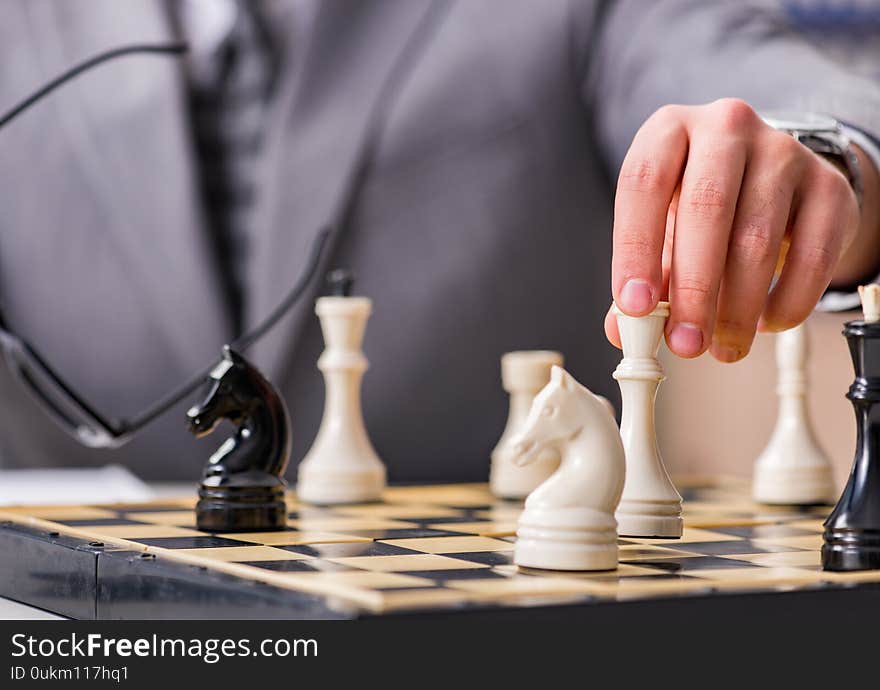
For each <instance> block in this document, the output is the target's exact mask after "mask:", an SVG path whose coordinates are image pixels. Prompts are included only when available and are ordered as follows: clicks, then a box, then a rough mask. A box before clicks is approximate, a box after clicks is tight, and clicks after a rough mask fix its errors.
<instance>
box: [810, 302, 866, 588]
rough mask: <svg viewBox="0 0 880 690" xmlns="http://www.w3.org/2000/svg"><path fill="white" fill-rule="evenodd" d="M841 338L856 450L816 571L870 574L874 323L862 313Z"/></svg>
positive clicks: (824, 536)
mask: <svg viewBox="0 0 880 690" xmlns="http://www.w3.org/2000/svg"><path fill="white" fill-rule="evenodd" d="M872 287H873V286H872ZM866 314H867V312H866ZM843 334H844V336H846V339H847V342H848V343H849V351H850V355H851V356H852V360H853V367H854V368H855V375H856V376H855V381H853V384H852V385H851V386H850V387H849V391H848V392H847V394H846V397H847V398H849V399H850V401H851V402H852V404H853V407H854V408H855V414H856V426H857V440H856V452H855V459H854V460H853V466H852V472H851V473H850V476H849V481H848V482H847V484H846V488H845V489H844V490H843V494H842V495H841V497H840V500H839V501H838V503H837V506H836V507H835V508H834V510H833V511H832V513H831V515H830V516H829V517H828V519H827V520H826V521H825V533H824V535H823V538H824V544H823V546H822V567H823V568H824V569H825V570H844V571H850V570H875V569H878V568H880V405H878V404H877V403H878V402H880V322H872V321H869V320H868V317H867V315H866V318H865V320H860V321H849V322H847V323H846V324H844V328H843Z"/></svg>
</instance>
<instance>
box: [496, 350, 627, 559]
mask: <svg viewBox="0 0 880 690" xmlns="http://www.w3.org/2000/svg"><path fill="white" fill-rule="evenodd" d="M511 448H512V449H513V456H512V458H511V459H512V460H513V461H514V462H515V463H517V464H519V465H526V464H528V463H530V462H533V461H534V460H535V459H537V458H538V457H540V456H541V454H542V453H545V452H546V451H547V450H548V449H551V448H552V449H555V450H556V451H557V452H558V453H559V456H560V458H561V462H560V465H559V469H558V470H557V471H556V472H555V473H554V474H552V475H551V476H550V477H549V479H547V480H546V481H545V482H544V483H542V484H541V485H540V486H539V487H538V488H537V489H535V490H534V491H533V492H532V493H531V494H530V495H529V497H528V498H527V499H526V503H525V510H524V511H523V513H522V515H521V516H520V518H519V523H518V526H517V541H516V549H515V552H514V562H515V563H516V564H517V565H521V566H527V567H533V568H545V569H551V570H612V569H614V568H616V567H617V522H616V521H615V519H614V511H615V509H616V507H617V504H618V502H619V501H620V494H621V492H622V491H623V480H624V473H625V465H626V463H625V460H624V450H623V442H622V441H621V438H620V433H619V432H618V429H617V424H616V423H615V421H614V418H613V417H612V416H611V414H610V413H609V411H608V408H607V404H606V403H605V402H603V401H602V400H601V399H600V398H599V397H598V396H596V395H594V394H593V393H591V392H590V391H589V390H588V389H587V388H585V387H584V386H582V385H581V384H579V383H578V382H577V381H576V380H575V379H574V378H573V377H572V376H571V375H570V374H569V373H568V372H566V371H565V370H564V369H562V368H561V367H553V370H552V373H551V377H550V383H548V384H547V386H545V387H544V389H543V390H542V391H541V392H540V393H539V394H538V395H537V396H536V398H535V401H534V403H533V404H532V408H531V410H530V411H529V415H528V417H527V418H526V421H525V423H524V424H523V426H522V428H521V429H520V431H519V433H518V434H517V435H516V436H515V437H513V438H512V439H511Z"/></svg>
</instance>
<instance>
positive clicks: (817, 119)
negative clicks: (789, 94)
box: [761, 112, 862, 208]
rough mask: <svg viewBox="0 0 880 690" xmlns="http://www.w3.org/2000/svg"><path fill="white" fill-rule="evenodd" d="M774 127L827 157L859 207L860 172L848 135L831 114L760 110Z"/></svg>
mask: <svg viewBox="0 0 880 690" xmlns="http://www.w3.org/2000/svg"><path fill="white" fill-rule="evenodd" d="M761 119H763V120H764V122H766V123H767V124H768V125H770V126H771V127H773V128H774V129H778V130H779V131H781V132H787V133H788V134H790V135H791V136H793V137H794V138H795V139H796V140H797V141H799V142H800V143H801V144H803V145H804V146H806V147H807V148H808V149H810V150H811V151H813V152H814V153H817V154H819V155H820V156H822V157H823V158H827V159H828V160H829V161H831V162H832V163H834V164H835V165H836V166H837V167H838V168H840V170H841V172H843V174H844V175H846V178H847V179H848V180H849V184H850V186H851V187H852V189H853V192H855V195H856V199H857V200H858V202H859V208H861V207H862V172H861V169H860V168H859V159H858V158H857V157H856V154H855V151H853V147H852V143H851V142H850V140H849V137H848V136H847V135H846V133H845V132H844V131H843V127H842V126H841V124H840V123H839V122H838V121H837V120H835V119H834V118H833V117H828V116H827V115H818V114H815V113H777V112H773V113H761Z"/></svg>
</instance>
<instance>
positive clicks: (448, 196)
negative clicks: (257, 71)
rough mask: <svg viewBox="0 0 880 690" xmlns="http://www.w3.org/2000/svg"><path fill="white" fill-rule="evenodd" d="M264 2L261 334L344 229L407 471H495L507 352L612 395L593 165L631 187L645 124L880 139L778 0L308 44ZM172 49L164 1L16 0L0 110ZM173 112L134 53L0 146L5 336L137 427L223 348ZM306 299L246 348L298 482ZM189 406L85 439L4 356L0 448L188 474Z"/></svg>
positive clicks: (311, 326)
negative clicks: (545, 352) (739, 123)
mask: <svg viewBox="0 0 880 690" xmlns="http://www.w3.org/2000/svg"><path fill="white" fill-rule="evenodd" d="M276 5H277V7H276V8H275V10H274V11H275V12H276V13H277V16H276V18H275V21H274V26H275V30H276V31H277V32H278V37H279V40H281V41H282V42H283V43H284V45H286V46H287V49H286V53H285V60H286V64H285V68H284V72H283V75H284V76H283V80H282V84H281V88H280V93H279V95H278V98H277V100H276V102H275V104H274V110H273V112H272V116H271V123H270V126H269V130H268V131H267V134H266V137H267V141H268V142H269V145H268V146H267V150H266V155H265V157H264V160H263V161H262V165H261V168H260V171H259V174H260V176H261V177H260V181H261V189H262V191H261V195H260V197H259V200H260V201H259V203H260V208H259V219H260V222H259V227H258V230H257V232H256V233H255V235H254V237H253V238H252V239H251V252H250V255H249V257H248V275H249V279H248V296H247V308H246V314H245V318H246V322H247V323H249V324H254V323H255V322H257V321H258V320H259V319H260V318H261V317H262V316H263V315H264V314H266V313H267V312H268V311H269V310H270V309H271V308H272V307H273V306H274V304H275V303H276V302H277V300H278V299H279V298H280V296H281V295H282V294H283V293H284V292H285V291H286V290H287V289H288V288H289V286H290V285H291V284H292V282H293V281H294V280H295V279H296V277H297V276H298V275H299V274H300V272H301V271H302V269H303V265H304V262H305V257H306V254H307V249H308V247H309V245H310V243H311V241H312V238H313V237H314V235H315V233H316V232H317V231H318V230H319V229H321V228H324V227H330V228H331V229H332V240H331V242H332V252H331V257H330V260H329V261H328V263H327V266H331V265H332V266H337V265H342V266H348V267H350V268H351V269H353V270H354V272H355V273H356V275H357V277H358V282H357V292H358V293H360V294H364V295H369V296H370V297H372V298H373V300H374V316H373V317H372V320H371V321H370V323H369V326H368V329H367V336H366V340H365V350H366V353H367V355H368V357H369V359H370V360H371V363H372V367H371V369H370V371H369V372H368V373H367V375H366V378H365V381H364V393H363V398H364V411H365V417H366V423H367V426H368V428H369V431H370V433H371V436H372V438H373V440H374V443H375V445H376V447H377V449H378V450H379V453H380V454H381V455H382V456H383V458H384V459H385V461H386V463H387V465H388V469H389V476H390V478H391V479H392V480H404V479H408V480H417V479H480V478H485V476H486V473H487V468H488V456H489V450H490V448H491V446H492V445H493V443H494V442H495V440H496V439H497V437H498V435H499V434H500V431H501V428H502V426H503V423H504V419H505V416H506V401H505V396H504V394H503V392H502V391H501V387H500V381H499V361H498V358H499V356H500V355H501V354H502V353H503V352H505V351H508V350H513V349H521V348H554V349H559V350H562V351H563V352H564V353H565V355H566V357H567V360H568V366H569V368H570V370H571V372H572V373H573V374H574V375H575V376H576V377H577V378H578V379H579V380H581V381H582V382H583V383H584V384H585V385H587V386H589V387H590V388H592V389H593V390H594V391H596V392H598V393H603V394H605V395H608V396H610V397H612V399H617V391H616V386H615V384H614V382H613V380H612V379H611V378H610V372H611V371H612V369H613V367H614V365H615V363H616V361H617V359H618V356H617V354H616V352H615V351H614V349H613V348H611V347H610V346H609V345H608V344H607V343H606V342H605V339H604V335H603V332H602V319H603V315H604V313H605V310H606V309H607V307H608V304H609V300H610V294H609V258H610V230H611V196H612V195H611V185H610V184H609V176H608V174H607V172H606V170H607V168H606V163H609V162H610V166H611V169H612V170H614V169H616V165H617V164H618V163H619V161H620V160H621V158H622V156H623V154H624V152H625V150H626V147H627V145H628V142H629V141H630V139H631V137H632V135H633V133H634V132H635V130H636V129H637V127H638V126H639V124H640V123H641V122H642V121H643V120H644V119H645V117H647V116H648V115H649V114H650V113H651V112H652V111H653V110H654V109H656V108H657V107H659V106H660V105H662V104H664V103H666V102H676V101H677V102H687V103H699V102H705V101H709V100H712V99H714V98H717V97H721V96H729V95H736V96H741V97H744V98H746V99H747V100H749V101H751V102H752V103H753V104H755V105H757V106H759V107H787V108H796V109H810V110H820V111H825V112H830V113H832V114H834V115H836V116H838V117H840V118H842V119H845V120H848V121H850V122H851V123H853V124H855V125H857V126H861V127H863V128H864V129H867V130H869V131H874V132H880V98H878V93H877V90H876V87H874V86H873V85H872V84H871V83H870V82H867V81H864V80H861V79H859V78H857V77H855V76H853V75H851V74H847V73H846V71H845V70H843V69H842V68H840V67H839V66H837V65H835V64H834V63H833V62H832V61H831V60H830V59H828V58H826V57H823V55H822V54H821V53H820V52H818V51H817V50H815V49H814V48H813V47H811V46H810V45H808V44H807V43H805V42H803V41H802V40H801V39H800V38H799V37H798V36H797V35H796V34H794V33H792V32H791V31H790V29H789V27H788V26H787V25H786V22H785V19H784V17H783V15H782V14H781V13H780V12H779V11H777V10H776V9H775V8H774V6H772V4H771V5H768V6H767V8H764V9H762V8H761V7H760V6H759V5H750V4H748V3H745V2H726V1H723V0H722V1H718V2H712V1H710V0H663V2H655V3H646V2H641V1H638V0H633V1H628V2H618V3H613V4H610V5H608V6H606V5H605V4H604V3H599V2H595V1H591V0H582V1H580V2H577V1H571V2H566V1H565V0H541V1H540V2H539V1H538V0H505V2H503V3H501V2H480V1H477V0H457V1H455V0H372V1H371V2H357V3H355V2H349V1H347V0H323V1H322V2H321V3H320V7H319V9H318V11H317V16H316V17H315V19H314V22H313V23H312V25H311V26H310V27H309V30H308V31H302V29H301V26H300V25H299V24H298V23H297V17H296V15H295V12H293V11H291V10H290V9H289V8H288V6H287V5H284V4H283V3H276ZM170 32H171V28H170V27H169V24H168V21H167V18H166V15H165V12H164V8H163V4H162V2H160V1H159V0H128V1H127V2H124V3H122V2H118V0H78V1H77V2H62V1H61V0H17V1H10V2H6V3H4V4H3V7H2V9H0V65H2V73H0V110H2V109H4V108H5V107H6V106H9V105H12V104H13V103H14V102H15V101H16V100H18V99H19V98H21V97H22V96H24V95H25V94H27V93H28V92H29V91H30V90H32V89H33V88H34V87H35V86H36V85H38V84H40V83H42V82H44V81H45V80H47V79H48V78H49V77H51V76H53V75H55V74H56V73H58V72H59V71H61V70H62V69H63V68H65V67H66V66H68V65H70V64H71V63H73V62H76V61H78V60H80V59H82V58H84V57H86V56H89V55H91V54H93V53H95V52H97V51H100V50H102V49H105V48H108V47H113V46H117V45H121V44H125V43H128V42H133V41H147V40H159V39H166V38H168V37H169V35H170ZM184 97H185V83H184V81H183V73H182V70H181V68H180V66H179V65H177V64H174V63H173V62H171V61H167V60H159V59H156V58H149V57H145V58H141V57H132V58H128V59H126V60H124V61H120V62H117V63H115V64H112V65H108V66H105V67H103V68H101V69H100V70H99V71H96V72H93V73H91V74H90V75H88V76H87V77H85V78H83V79H81V80H79V81H78V82H76V83H75V84H71V85H69V86H66V87H65V88H64V89H63V90H62V91H61V92H59V93H58V94H56V95H54V96H53V97H52V99H51V100H50V101H49V102H45V103H43V104H41V105H40V106H39V107H38V108H37V109H36V110H34V111H33V112H31V113H29V114H27V115H26V116H24V117H22V118H21V119H19V120H18V121H16V122H15V123H14V124H13V125H11V126H10V127H9V128H8V129H6V130H4V131H3V132H0V182H2V184H0V208H2V213H0V300H2V304H3V306H4V308H5V310H6V313H7V317H8V320H9V321H10V323H11V324H12V325H14V327H15V328H16V329H17V330H18V331H19V332H21V333H22V334H24V335H25V336H26V337H28V338H29V339H31V340H32V341H33V342H34V343H35V345H37V346H38V348H39V349H41V350H42V351H43V352H44V354H46V355H47V356H48V358H49V359H50V360H51V361H52V362H53V363H54V364H55V365H56V367H57V368H58V369H60V370H61V371H62V372H64V373H65V374H66V375H68V376H69V378H70V379H71V380H72V381H73V382H75V383H76V384H78V385H79V386H80V387H81V388H82V390H83V392H84V393H85V394H86V395H87V397H89V398H90V399H92V400H93V401H95V402H96V403H97V404H98V405H99V406H100V407H101V408H102V409H103V410H105V411H107V412H108V413H112V414H117V415H120V416H124V415H128V414H132V413H135V412H138V411H139V410H140V408H142V407H144V406H146V405H148V404H149V403H151V402H152V401H154V400H155V399H156V398H158V397H159V396H161V395H163V394H164V393H166V392H167V390H168V389H170V388H172V387H173V386H174V385H175V384H176V383H177V382H179V381H180V380H181V379H182V378H183V377H185V376H187V375H189V374H191V373H193V372H194V371H196V370H198V369H199V368H201V367H203V366H204V365H205V364H206V363H208V362H209V360H210V359H211V358H212V357H215V356H217V354H218V352H219V347H220V345H221V343H223V342H224V341H225V340H226V339H228V338H229V337H230V335H231V334H230V333H229V314H228V313H227V311H226V307H225V305H224V304H223V303H222V301H221V300H220V297H219V296H220V294H221V291H220V289H219V281H218V276H217V273H216V267H215V266H214V265H213V264H212V261H211V259H210V256H211V253H210V247H209V238H208V234H207V232H206V229H205V225H204V222H203V217H202V215H203V214H202V210H201V209H200V208H199V206H198V201H197V199H198V197H197V193H196V182H195V171H194V164H193V154H192V150H191V142H190V137H189V135H188V132H187V124H186V122H187V120H186V114H185V101H184ZM371 114H372V115H371ZM371 123H372V125H371ZM371 126H373V127H374V131H373V132H372V136H370V133H369V132H368V131H367V130H368V129H369V128H370V127H371ZM366 142H372V145H371V148H369V150H366V151H362V147H364V146H365V143H366ZM361 153H363V155H361ZM359 158H361V159H362V160H363V161H364V163H365V165H363V166H362V167H361V168H359V169H358V168H355V167H353V166H354V164H355V162H356V161H357V160H358V159H359ZM313 297H314V295H310V297H309V299H308V300H306V301H304V303H303V304H302V305H301V307H300V308H299V309H297V310H296V311H295V313H293V314H292V315H291V316H290V317H289V318H287V319H286V320H285V321H284V322H283V323H282V324H281V325H280V327H279V328H277V330H276V331H275V332H274V333H272V334H271V336H270V337H269V338H267V339H266V341H265V342H262V343H261V344H260V345H259V346H258V347H256V348H255V349H254V350H253V351H252V352H251V354H252V356H253V358H254V359H255V360H256V362H257V363H258V364H259V365H260V366H261V367H262V368H263V369H264V370H265V371H266V373H267V374H268V375H269V376H270V377H271V378H273V379H274V380H275V381H276V382H278V383H279V384H280V385H281V387H282V389H283V391H284V393H285V395H286V397H287V400H288V402H289V404H290V407H291V413H292V420H293V428H294V436H295V440H294V455H293V462H292V468H295V465H296V462H298V460H299V459H300V458H301V457H302V455H303V453H304V452H305V450H306V449H307V448H308V445H309V444H310V442H311V440H312V438H313V437H314V434H315V432H316V430H317V426H318V422H319V419H320V414H321V406H322V401H323V385H322V381H321V378H320V375H319V373H318V371H317V370H316V368H315V362H316V359H317V356H318V354H319V352H320V350H321V347H322V342H321V338H320V333H319V330H318V324H317V321H316V318H315V317H314V315H313V312H312V306H313V301H312V300H313ZM183 408H185V405H183V406H181V409H180V410H177V411H175V412H173V413H171V414H169V415H167V416H166V417H165V418H163V419H162V420H160V421H158V422H156V423H155V424H154V425H153V426H152V427H150V428H149V430H147V431H146V432H145V433H144V434H143V435H142V436H141V437H139V438H138V439H136V440H135V441H134V442H132V443H131V444H130V445H129V446H126V447H125V448H123V449H121V450H119V451H115V452H110V451H93V450H86V449H84V448H80V447H78V446H77V445H76V444H75V443H73V442H72V441H70V440H69V439H68V438H67V437H66V436H65V435H64V434H63V433H62V432H60V431H58V430H57V429H56V428H54V427H53V426H51V425H49V424H48V423H47V422H46V420H45V418H44V417H43V416H42V414H41V413H40V412H39V410H38V409H37V408H36V406H35V405H34V404H33V403H32V402H31V401H30V399H29V398H28V397H27V396H26V394H25V393H24V392H23V390H22V388H21V387H20V386H19V385H18V384H17V383H16V382H14V381H13V380H12V379H11V378H10V375H9V372H8V371H7V370H6V369H5V368H0V459H2V463H4V464H6V465H9V466H31V467H44V466H52V465H81V464H97V463H107V462H123V463H125V464H126V465H128V466H129V467H131V468H132V469H134V470H135V471H136V472H139V473H141V474H142V475H144V476H148V477H169V478H170V477H177V478H192V479H195V478H196V477H197V476H198V474H199V472H200V468H201V466H202V464H203V461H204V458H206V457H207V455H208V454H209V452H210V451H211V450H212V449H213V448H214V446H216V445H218V444H219V442H220V441H221V438H220V437H215V438H213V439H211V440H207V441H195V440H194V439H192V438H190V437H189V436H188V434H187V432H186V431H185V429H184V424H183V416H182V410H183Z"/></svg>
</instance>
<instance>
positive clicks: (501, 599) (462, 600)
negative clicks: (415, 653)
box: [0, 479, 880, 619]
mask: <svg viewBox="0 0 880 690" xmlns="http://www.w3.org/2000/svg"><path fill="white" fill-rule="evenodd" d="M678 486H679V489H680V491H681V493H682V495H683V497H684V499H685V501H684V506H685V513H684V515H685V528H684V534H683V536H682V538H681V539H628V538H625V539H621V540H620V566H619V568H618V569H617V570H614V571H607V572H592V573H566V572H548V571H537V570H528V569H523V568H518V567H517V566H515V565H513V562H512V558H513V547H514V541H515V530H516V520H517V516H518V515H519V513H520V510H521V504H520V503H517V502H509V501H499V500H496V499H494V498H492V496H491V495H490V493H489V491H488V488H487V486H486V485H483V484H458V485H434V486H401V487H390V488H388V489H387V490H386V492H385V494H384V499H383V501H382V502H379V503H371V504H362V505H345V506H334V507H318V506H310V505H303V504H300V503H298V502H297V501H296V498H295V497H294V495H293V494H291V495H290V497H289V499H288V500H289V518H288V527H287V529H286V530H284V531H277V532H264V533H232V534H208V533H205V532H200V531H198V530H197V529H196V527H195V518H194V511H193V508H194V499H191V498H181V499H175V500H162V501H159V502H153V503H139V504H115V505H93V506H44V507H13V508H3V509H0V594H2V595H3V596H6V597H9V598H12V599H16V600H19V601H22V602H24V603H27V604H31V605H35V606H39V607H41V608H45V609H48V610H51V611H55V612H57V613H61V614H63V615H67V616H71V617H76V618H99V619H104V618H154V617H167V618H175V617H179V618H199V617H204V618H217V617H227V618H236V617H289V618H352V617H359V616H369V615H387V614H395V613H401V612H406V613H425V612H438V611H445V612H450V611H468V610H471V611H473V610H477V609H484V610H485V609H492V608H495V609H497V608H511V607H536V606H542V607H543V606H572V605H577V606H584V605H587V606H588V605H591V604H593V603H597V602H605V603H607V602H616V601H639V600H656V599H658V598H669V597H675V598H681V597H684V598H688V597H700V596H715V595H719V596H720V595H728V594H729V595H737V594H744V593H746V594H748V593H757V592H762V593H768V592H770V593H772V592H784V591H793V590H817V589H840V590H843V589H846V590H853V589H858V588H859V587H862V586H870V583H880V571H863V572H856V573H830V572H823V571H822V570H821V567H820V558H819V550H820V547H821V543H822V537H821V530H822V521H823V520H824V518H825V517H826V516H827V514H828V512H829V511H830V506H814V507H796V508H793V507H772V506H763V505H757V504H755V503H753V502H752V500H751V499H750V497H749V486H748V484H747V483H745V482H743V481H740V480H724V481H720V480H719V481H706V480H681V479H680V480H679V481H678Z"/></svg>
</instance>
